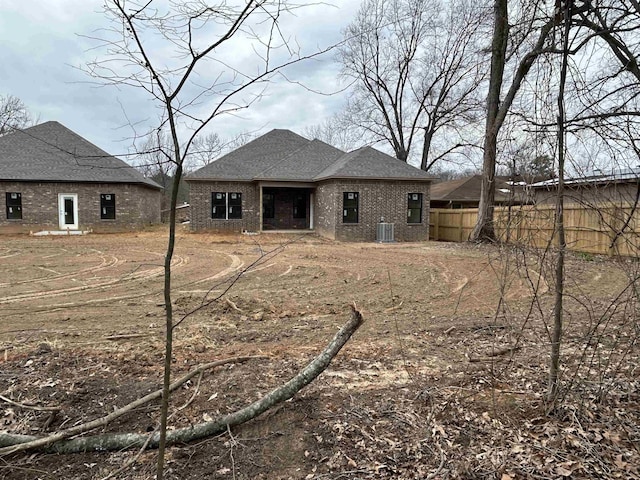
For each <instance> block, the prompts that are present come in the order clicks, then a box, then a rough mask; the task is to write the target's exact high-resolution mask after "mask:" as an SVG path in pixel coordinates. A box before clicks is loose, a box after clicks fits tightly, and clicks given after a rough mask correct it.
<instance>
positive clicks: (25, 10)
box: [0, 0, 359, 155]
mask: <svg viewBox="0 0 640 480" xmlns="http://www.w3.org/2000/svg"><path fill="white" fill-rule="evenodd" d="M358 6H359V0H340V1H339V7H337V6H330V5H325V4H317V5H313V6H310V7H308V8H304V9H300V10H298V11H297V12H296V14H295V16H290V17H287V18H286V24H283V27H284V30H285V31H286V35H287V38H288V39H294V38H295V40H296V44H298V45H299V46H300V48H301V51H302V53H309V52H311V51H315V50H317V49H318V48H325V47H327V46H328V45H331V44H333V43H336V42H338V41H339V39H340V37H341V30H342V29H343V28H344V27H345V26H346V25H347V23H348V22H349V21H350V19H351V18H353V15H354V14H355V11H356V9H357V8H358ZM0 14H1V15H0V42H1V44H2V45H3V48H2V49H1V50H0V62H2V65H3V66H4V68H3V75H2V80H1V81H0V82H1V83H0V93H2V94H11V95H15V96H17V97H19V98H21V99H22V100H23V102H24V103H25V104H26V105H27V106H28V107H29V109H30V110H31V111H32V112H33V113H34V115H36V116H38V117H39V119H40V120H41V121H47V120H57V121H59V122H61V123H63V124H64V125H66V126H68V127H69V128H71V129H73V130H75V131H76V132H77V133H79V134H80V135H82V136H84V137H86V138H87V139H88V140H90V141H92V142H93V143H95V144H97V145H98V146H100V147H102V148H104V149H105V150H107V151H109V152H110V153H114V154H117V155H118V154H120V155H121V154H123V153H126V152H127V150H128V148H129V147H130V144H131V140H130V137H132V136H133V135H134V130H133V129H132V128H131V127H130V126H128V123H129V122H133V123H134V124H135V125H136V127H135V128H136V130H137V131H138V133H141V132H144V131H145V129H147V128H149V125H152V124H153V122H154V121H155V120H156V118H157V114H158V111H157V109H156V108H155V105H154V103H153V102H152V101H151V100H149V97H148V94H146V92H143V91H141V90H137V89H133V88H127V87H120V88H116V87H112V86H97V85H95V84H92V80H91V79H90V78H89V77H88V76H87V75H86V74H85V73H83V72H81V71H80V70H78V68H77V67H80V66H83V65H85V64H86V63H87V62H88V61H91V60H93V59H95V58H100V57H98V56H99V55H100V53H101V52H100V50H96V49H95V48H94V47H95V46H96V44H95V42H93V41H91V40H90V39H88V38H85V37H84V36H89V37H93V36H100V35H103V33H104V32H103V31H101V29H104V28H106V27H108V26H109V25H108V22H107V20H106V18H105V17H104V16H103V14H102V13H101V12H100V11H99V6H98V5H97V4H96V3H94V2H86V1H83V0H56V1H51V0H49V1H47V2H38V5H37V6H34V5H33V4H32V3H31V2H24V1H23V0H3V1H2V3H0ZM230 45H231V44H230ZM162 53H163V54H164V55H165V56H166V55H168V54H170V52H167V51H165V52H162ZM221 55H222V58H223V59H225V60H228V61H229V62H231V61H236V62H237V61H238V60H240V64H241V65H243V68H247V67H248V68H249V69H251V68H253V67H252V66H251V65H252V64H251V63H250V62H255V57H254V55H253V53H252V49H251V48H250V47H249V46H248V45H247V44H245V43H240V42H237V43H235V44H233V46H232V48H228V49H225V50H224V52H221ZM277 55H279V53H278V54H277ZM219 70H220V66H219V65H215V64H213V65H211V68H210V69H209V70H206V71H205V70H203V71H202V72H201V79H202V80H203V81H206V80H207V79H209V78H211V77H209V76H210V75H216V74H217V73H216V72H217V71H219ZM338 72H339V71H338V67H337V65H336V64H335V62H334V61H333V53H329V54H327V55H324V56H323V57H320V58H317V59H314V60H310V61H306V62H303V63H299V64H296V65H294V66H292V67H290V68H288V69H287V70H286V71H285V75H286V76H287V78H289V79H290V80H292V81H293V82H299V83H301V84H302V85H304V87H303V86H300V85H299V84H297V83H290V82H287V81H286V80H285V79H284V78H282V77H275V78H274V79H273V81H272V82H271V83H270V84H269V85H268V88H267V91H266V94H265V95H264V96H263V97H262V98H261V100H260V101H259V102H257V103H255V104H253V105H252V106H251V108H250V109H248V110H244V111H242V112H239V113H238V114H237V115H234V116H228V117H225V118H224V119H220V120H219V121H216V122H215V123H214V124H213V125H212V129H213V130H215V131H216V132H218V133H219V134H220V135H222V136H225V137H229V136H233V135H236V134H238V133H240V132H244V131H255V130H257V129H262V130H263V131H266V130H269V129H271V128H290V129H292V130H296V131H298V132H301V131H302V129H303V128H304V127H305V126H307V125H311V124H314V123H318V122H321V121H322V120H323V118H325V117H327V116H329V115H331V114H332V113H333V112H334V111H335V110H336V109H337V108H339V107H340V105H341V104H342V101H343V97H342V96H341V95H336V96H326V95H317V94H315V93H312V92H311V91H309V90H308V89H312V90H317V91H321V92H325V93H330V92H334V91H336V90H338V89H339V82H338V81H337V77H338ZM305 87H306V88H305ZM307 88H308V89H307ZM199 108H205V106H200V107H199Z"/></svg>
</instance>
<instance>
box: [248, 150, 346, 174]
mask: <svg viewBox="0 0 640 480" xmlns="http://www.w3.org/2000/svg"><path fill="white" fill-rule="evenodd" d="M343 155H344V152H343V151H342V150H338V149H337V148H335V147H332V146H331V145H328V144H326V143H324V142H321V141H320V140H312V141H311V142H308V143H307V144H306V145H305V146H304V147H302V148H299V149H298V150H296V151H295V152H293V153H291V154H290V155H289V156H288V157H286V158H284V160H282V161H280V162H278V163H276V164H275V165H273V166H271V167H270V168H267V169H265V170H264V171H262V172H261V173H260V174H259V175H257V176H256V180H285V181H292V180H297V181H306V182H309V181H313V180H314V179H315V178H316V177H317V176H318V174H319V173H320V172H322V171H323V170H324V169H325V168H327V167H328V166H329V165H332V164H333V163H335V162H336V160H338V158H340V157H342V156H343Z"/></svg>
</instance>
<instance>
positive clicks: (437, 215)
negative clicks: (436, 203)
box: [432, 211, 440, 240]
mask: <svg viewBox="0 0 640 480" xmlns="http://www.w3.org/2000/svg"><path fill="white" fill-rule="evenodd" d="M432 214H433V239H434V240H440V228H439V227H440V212H438V211H434V212H432Z"/></svg>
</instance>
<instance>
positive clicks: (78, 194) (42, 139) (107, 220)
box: [0, 122, 162, 233]
mask: <svg viewBox="0 0 640 480" xmlns="http://www.w3.org/2000/svg"><path fill="white" fill-rule="evenodd" d="M161 190H162V187H160V185H158V184H157V183H155V182H153V181H151V180H149V179H146V178H144V176H142V174H140V173H139V172H138V171H137V170H135V169H134V168H133V167H131V166H130V165H128V164H127V163H125V162H124V161H122V160H120V159H119V158H116V157H114V156H112V155H109V154H108V153H106V152H105V151H103V150H101V149H100V148H98V147H96V146H95V145H93V144H91V143H89V142H88V141H87V140H85V139H84V138H82V137H81V136H79V135H77V134H76V133H74V132H72V131H71V130H69V129H68V128H66V127H64V126H63V125H61V124H60V123H58V122H45V123H42V124H40V125H36V126H34V127H30V128H27V129H24V130H16V131H14V132H12V133H9V134H7V135H4V136H2V137H0V232H3V233H10V232H21V231H29V230H70V231H74V230H87V229H93V230H95V231H121V230H130V229H136V228H139V227H141V226H144V225H148V224H154V223H159V222H160V199H161Z"/></svg>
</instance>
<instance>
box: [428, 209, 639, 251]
mask: <svg viewBox="0 0 640 480" xmlns="http://www.w3.org/2000/svg"><path fill="white" fill-rule="evenodd" d="M639 210H640V206H639V207H638V208H636V209H634V207H633V205H630V204H613V203H603V204H599V205H594V206H586V205H576V204H571V205H566V206H565V208H564V222H565V236H566V240H567V247H568V248H569V249H570V250H574V251H578V252H588V253H596V254H607V255H624V256H637V255H638V253H639V252H640V211H639ZM554 218H555V205H524V206H515V207H511V209H509V208H508V207H496V209H495V214H494V222H495V229H496V235H497V236H498V238H499V240H501V241H503V242H507V243H517V244H521V245H527V246H531V247H537V248H544V247H546V246H547V245H549V244H550V243H551V245H554V246H555V245H557V237H556V235H554ZM477 219H478V209H477V208H465V209H460V210H452V209H444V208H434V209H431V210H430V223H429V238H431V239H432V240H444V241H450V242H464V241H467V240H468V239H469V236H470V235H471V232H472V231H473V227H474V226H475V224H476V221H477Z"/></svg>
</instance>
